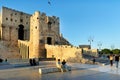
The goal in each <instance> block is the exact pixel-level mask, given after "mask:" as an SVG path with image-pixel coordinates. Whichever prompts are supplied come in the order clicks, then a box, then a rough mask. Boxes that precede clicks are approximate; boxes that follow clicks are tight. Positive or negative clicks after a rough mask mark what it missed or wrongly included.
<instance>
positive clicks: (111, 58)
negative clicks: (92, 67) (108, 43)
mask: <svg viewBox="0 0 120 80" xmlns="http://www.w3.org/2000/svg"><path fill="white" fill-rule="evenodd" d="M109 60H110V65H111V67H112V66H113V55H112V52H111V54H110V56H109Z"/></svg>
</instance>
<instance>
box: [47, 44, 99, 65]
mask: <svg viewBox="0 0 120 80" xmlns="http://www.w3.org/2000/svg"><path fill="white" fill-rule="evenodd" d="M45 47H46V49H47V57H48V58H56V59H61V60H63V59H65V60H67V61H73V62H82V63H83V62H85V61H84V59H83V57H82V56H83V54H87V55H90V56H95V57H98V51H97V49H82V48H79V47H74V46H68V45H47V44H46V45H45Z"/></svg>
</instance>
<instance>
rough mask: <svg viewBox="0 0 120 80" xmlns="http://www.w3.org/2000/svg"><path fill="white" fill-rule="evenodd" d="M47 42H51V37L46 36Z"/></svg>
mask: <svg viewBox="0 0 120 80" xmlns="http://www.w3.org/2000/svg"><path fill="white" fill-rule="evenodd" d="M47 44H49V45H51V44H52V38H51V37H47Z"/></svg>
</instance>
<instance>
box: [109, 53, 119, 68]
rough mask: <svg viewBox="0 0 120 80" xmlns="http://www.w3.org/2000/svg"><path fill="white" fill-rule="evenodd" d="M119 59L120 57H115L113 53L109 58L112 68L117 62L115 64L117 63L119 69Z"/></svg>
mask: <svg viewBox="0 0 120 80" xmlns="http://www.w3.org/2000/svg"><path fill="white" fill-rule="evenodd" d="M119 57H120V55H117V54H116V55H113V54H112V52H111V54H110V56H109V57H108V58H109V60H110V66H111V67H112V66H113V61H114V60H115V63H116V68H118V66H119Z"/></svg>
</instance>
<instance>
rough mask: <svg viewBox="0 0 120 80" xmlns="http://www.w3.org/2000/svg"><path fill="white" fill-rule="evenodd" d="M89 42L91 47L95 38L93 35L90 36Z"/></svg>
mask: <svg viewBox="0 0 120 80" xmlns="http://www.w3.org/2000/svg"><path fill="white" fill-rule="evenodd" d="M88 42H89V43H90V47H91V45H92V42H93V38H92V37H89V39H88Z"/></svg>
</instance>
